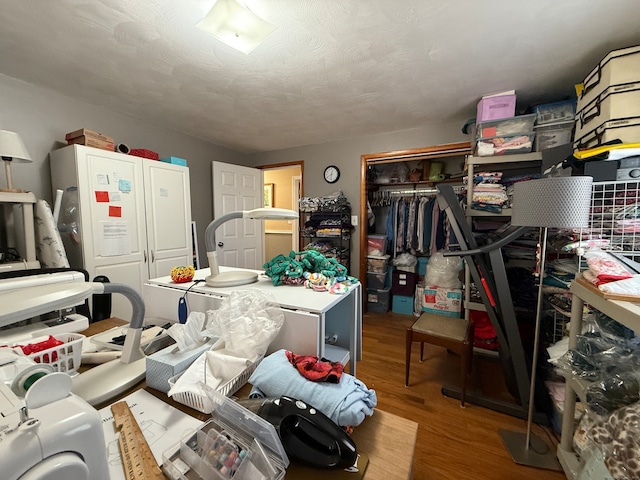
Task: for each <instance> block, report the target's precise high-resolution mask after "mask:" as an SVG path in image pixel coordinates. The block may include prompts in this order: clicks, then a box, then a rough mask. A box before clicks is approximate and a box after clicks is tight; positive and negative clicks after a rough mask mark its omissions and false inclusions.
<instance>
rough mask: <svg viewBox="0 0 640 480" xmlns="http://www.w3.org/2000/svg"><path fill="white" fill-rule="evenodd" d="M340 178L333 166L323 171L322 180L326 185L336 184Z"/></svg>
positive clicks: (337, 170) (337, 169) (338, 172)
mask: <svg viewBox="0 0 640 480" xmlns="http://www.w3.org/2000/svg"><path fill="white" fill-rule="evenodd" d="M339 178H340V169H339V168H338V167H336V166H335V165H329V166H328V167H327V168H325V169H324V179H325V181H326V182H327V183H336V182H337V181H338V179H339Z"/></svg>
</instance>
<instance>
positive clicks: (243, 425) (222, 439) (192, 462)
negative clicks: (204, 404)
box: [162, 388, 289, 480]
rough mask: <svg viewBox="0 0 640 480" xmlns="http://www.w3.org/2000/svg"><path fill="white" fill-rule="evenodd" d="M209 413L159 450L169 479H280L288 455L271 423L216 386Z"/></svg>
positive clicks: (285, 467)
mask: <svg viewBox="0 0 640 480" xmlns="http://www.w3.org/2000/svg"><path fill="white" fill-rule="evenodd" d="M207 396H208V397H209V398H210V400H211V401H212V402H213V404H214V410H213V412H212V413H211V415H212V418H211V419H210V420H208V421H207V422H206V423H205V424H204V425H202V426H201V427H200V428H198V429H197V430H195V431H193V432H190V433H189V434H187V435H185V436H184V437H183V438H182V439H181V440H180V441H179V442H178V443H177V444H176V445H174V446H173V447H171V448H169V449H168V450H166V451H165V452H163V454H162V469H163V471H164V473H165V474H166V475H167V476H168V478H170V479H172V480H194V479H195V480H200V479H206V480H227V479H233V480H253V479H256V478H264V479H265V480H280V479H282V478H284V475H285V473H286V469H287V467H288V466H289V459H288V457H287V454H286V453H285V451H284V447H283V446H282V442H280V438H279V437H278V434H277V433H276V430H275V428H274V426H273V425H272V424H270V423H269V422H267V421H266V420H264V419H263V418H261V417H259V416H257V415H256V414H254V413H253V412H251V411H249V410H247V409H246V408H244V407H242V406H241V405H238V404H237V403H236V402H234V401H233V400H230V399H228V398H226V397H224V396H223V395H221V394H220V393H218V392H216V391H215V390H213V389H211V388H208V389H207Z"/></svg>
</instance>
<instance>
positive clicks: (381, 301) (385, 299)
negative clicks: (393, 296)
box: [367, 288, 390, 313]
mask: <svg viewBox="0 0 640 480" xmlns="http://www.w3.org/2000/svg"><path fill="white" fill-rule="evenodd" d="M389 292H390V289H389V288H385V289H375V288H367V310H369V311H370V312H373V313H386V312H388V311H389Z"/></svg>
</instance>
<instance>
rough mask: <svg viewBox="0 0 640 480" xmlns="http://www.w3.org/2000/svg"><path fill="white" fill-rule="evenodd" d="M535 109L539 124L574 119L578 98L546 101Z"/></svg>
mask: <svg viewBox="0 0 640 480" xmlns="http://www.w3.org/2000/svg"><path fill="white" fill-rule="evenodd" d="M533 111H534V113H535V115H536V124H537V125H544V124H547V123H556V122H563V121H567V120H573V118H574V117H575V115H576V100H565V101H562V102H553V103H545V104H542V105H538V106H536V107H533Z"/></svg>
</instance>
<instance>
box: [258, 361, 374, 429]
mask: <svg viewBox="0 0 640 480" xmlns="http://www.w3.org/2000/svg"><path fill="white" fill-rule="evenodd" d="M249 383H250V384H251V385H253V387H254V390H252V393H256V391H257V390H256V389H258V390H259V391H260V392H262V393H263V394H264V395H265V396H267V397H280V396H282V395H286V396H288V397H291V398H295V399H297V400H302V401H303V402H305V403H308V404H309V405H312V406H313V407H314V408H317V409H318V410H320V411H321V412H322V413H324V414H325V415H326V416H327V417H329V418H330V419H331V420H333V421H334V422H335V423H336V424H338V425H340V426H341V427H355V426H358V425H360V424H361V423H362V421H363V420H364V419H365V416H367V415H369V416H370V415H373V409H374V407H375V406H376V405H377V403H378V400H377V397H376V392H375V390H371V389H368V388H367V386H366V385H365V384H364V383H363V382H361V381H360V380H358V379H357V378H355V377H354V376H353V375H349V374H347V373H343V374H342V377H341V378H340V382H339V383H327V382H312V381H310V380H307V379H306V378H304V377H303V376H302V375H300V373H299V372H298V370H297V369H296V368H295V367H294V366H293V365H291V363H290V362H289V360H288V359H287V356H286V353H285V350H278V351H277V352H274V353H272V354H271V355H269V356H268V357H265V359H264V360H263V361H262V363H260V365H258V368H256V370H255V371H254V372H253V374H252V375H251V377H250V378H249Z"/></svg>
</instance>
